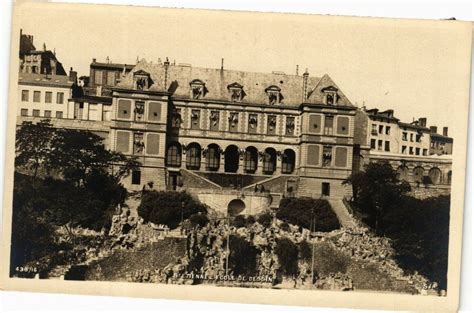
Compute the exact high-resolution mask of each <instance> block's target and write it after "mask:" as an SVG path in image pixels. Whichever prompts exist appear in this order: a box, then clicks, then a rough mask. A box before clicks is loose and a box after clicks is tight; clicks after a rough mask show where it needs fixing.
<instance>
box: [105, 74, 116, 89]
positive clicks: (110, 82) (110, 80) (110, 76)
mask: <svg viewBox="0 0 474 313" xmlns="http://www.w3.org/2000/svg"><path fill="white" fill-rule="evenodd" d="M107 85H109V86H115V72H111V71H108V72H107Z"/></svg>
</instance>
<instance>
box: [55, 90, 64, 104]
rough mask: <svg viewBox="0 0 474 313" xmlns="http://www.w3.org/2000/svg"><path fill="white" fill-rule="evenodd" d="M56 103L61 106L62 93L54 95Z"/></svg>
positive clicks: (62, 100) (62, 101)
mask: <svg viewBox="0 0 474 313" xmlns="http://www.w3.org/2000/svg"><path fill="white" fill-rule="evenodd" d="M56 103H57V104H63V103H64V92H58V93H57V94H56Z"/></svg>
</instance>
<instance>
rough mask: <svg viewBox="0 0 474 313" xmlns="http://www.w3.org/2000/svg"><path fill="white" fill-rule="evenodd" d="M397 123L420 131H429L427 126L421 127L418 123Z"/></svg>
mask: <svg viewBox="0 0 474 313" xmlns="http://www.w3.org/2000/svg"><path fill="white" fill-rule="evenodd" d="M398 125H400V127H406V128H411V129H416V130H420V131H427V132H429V131H430V129H429V128H428V127H423V126H420V125H418V124H413V123H403V122H399V123H398Z"/></svg>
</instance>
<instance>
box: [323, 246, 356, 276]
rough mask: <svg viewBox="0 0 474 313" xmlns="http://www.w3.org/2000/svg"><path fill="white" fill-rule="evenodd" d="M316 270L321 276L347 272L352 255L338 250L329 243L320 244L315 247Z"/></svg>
mask: <svg viewBox="0 0 474 313" xmlns="http://www.w3.org/2000/svg"><path fill="white" fill-rule="evenodd" d="M314 250H315V251H314V255H315V258H314V270H315V271H316V273H318V275H320V276H328V275H330V274H335V273H346V272H347V268H348V267H349V265H350V262H351V260H350V257H349V256H347V255H345V254H344V253H343V252H340V251H337V250H335V249H334V248H332V247H331V246H330V245H328V244H327V243H323V244H318V245H316V246H315V249H314Z"/></svg>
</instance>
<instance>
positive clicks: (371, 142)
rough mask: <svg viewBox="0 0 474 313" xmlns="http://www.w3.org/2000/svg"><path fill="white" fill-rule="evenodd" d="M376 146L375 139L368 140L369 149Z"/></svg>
mask: <svg viewBox="0 0 474 313" xmlns="http://www.w3.org/2000/svg"><path fill="white" fill-rule="evenodd" d="M376 145H377V140H376V139H371V140H370V149H375V148H376V147H375V146H376Z"/></svg>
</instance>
